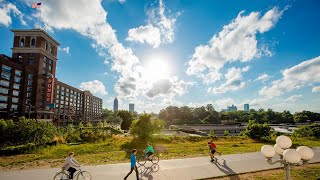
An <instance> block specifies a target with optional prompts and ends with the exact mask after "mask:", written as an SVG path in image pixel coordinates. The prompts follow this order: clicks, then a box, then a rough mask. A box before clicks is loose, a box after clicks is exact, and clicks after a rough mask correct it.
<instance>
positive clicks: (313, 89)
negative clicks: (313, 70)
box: [312, 86, 320, 92]
mask: <svg viewBox="0 0 320 180" xmlns="http://www.w3.org/2000/svg"><path fill="white" fill-rule="evenodd" d="M312 92H320V86H315V87H313V88H312Z"/></svg>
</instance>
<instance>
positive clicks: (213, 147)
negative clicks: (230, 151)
mask: <svg viewBox="0 0 320 180" xmlns="http://www.w3.org/2000/svg"><path fill="white" fill-rule="evenodd" d="M208 145H209V147H210V149H216V145H215V144H214V143H212V142H210V144H208Z"/></svg>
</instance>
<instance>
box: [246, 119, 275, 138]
mask: <svg viewBox="0 0 320 180" xmlns="http://www.w3.org/2000/svg"><path fill="white" fill-rule="evenodd" d="M245 135H247V136H248V137H250V138H252V139H257V140H261V139H269V138H270V136H271V127H270V126H269V124H267V123H264V124H259V123H256V122H255V121H254V120H250V121H249V123H248V126H247V128H246V132H245Z"/></svg>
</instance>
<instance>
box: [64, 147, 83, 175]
mask: <svg viewBox="0 0 320 180" xmlns="http://www.w3.org/2000/svg"><path fill="white" fill-rule="evenodd" d="M73 156H74V152H70V153H69V156H68V157H67V158H66V161H65V162H64V165H63V167H62V169H63V170H67V171H69V173H70V174H69V179H73V174H74V173H75V172H76V171H77V168H79V167H80V163H78V162H77V161H76V160H75V159H74V158H73Z"/></svg>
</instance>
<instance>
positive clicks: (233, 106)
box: [227, 104, 237, 111]
mask: <svg viewBox="0 0 320 180" xmlns="http://www.w3.org/2000/svg"><path fill="white" fill-rule="evenodd" d="M227 111H237V106H235V105H233V104H232V105H231V106H228V107H227Z"/></svg>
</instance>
